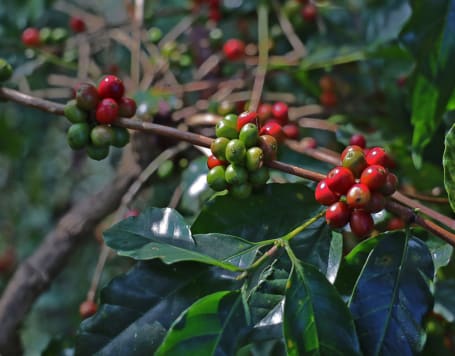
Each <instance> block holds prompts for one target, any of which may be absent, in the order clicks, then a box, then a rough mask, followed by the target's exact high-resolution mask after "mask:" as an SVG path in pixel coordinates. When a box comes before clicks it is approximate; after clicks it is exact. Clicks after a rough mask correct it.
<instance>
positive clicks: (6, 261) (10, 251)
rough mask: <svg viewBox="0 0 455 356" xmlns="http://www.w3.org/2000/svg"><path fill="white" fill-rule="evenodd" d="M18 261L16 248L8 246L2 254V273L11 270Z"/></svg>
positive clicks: (0, 257) (0, 261) (0, 256)
mask: <svg viewBox="0 0 455 356" xmlns="http://www.w3.org/2000/svg"><path fill="white" fill-rule="evenodd" d="M15 263H16V250H15V249H14V248H13V247H8V248H6V249H5V250H3V252H2V253H1V254H0V274H2V273H5V272H10V271H11V270H12V269H13V267H14V265H15Z"/></svg>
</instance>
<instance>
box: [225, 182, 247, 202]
mask: <svg viewBox="0 0 455 356" xmlns="http://www.w3.org/2000/svg"><path fill="white" fill-rule="evenodd" d="M252 190H253V188H252V187H251V184H248V183H243V184H239V185H233V186H232V187H231V188H230V189H229V193H230V194H232V196H233V197H234V198H237V199H246V198H248V197H249V196H250V195H251V191H252Z"/></svg>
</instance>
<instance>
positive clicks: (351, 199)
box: [346, 183, 371, 208]
mask: <svg viewBox="0 0 455 356" xmlns="http://www.w3.org/2000/svg"><path fill="white" fill-rule="evenodd" d="M370 200H371V193H370V190H369V189H368V187H367V186H366V185H365V184H360V183H358V184H354V185H353V186H352V187H351V188H350V189H349V190H348V192H347V193H346V202H347V203H348V205H349V206H350V207H351V208H363V207H365V206H367V204H368V203H369V202H370Z"/></svg>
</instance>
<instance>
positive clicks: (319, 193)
mask: <svg viewBox="0 0 455 356" xmlns="http://www.w3.org/2000/svg"><path fill="white" fill-rule="evenodd" d="M314 197H315V199H316V201H317V202H318V203H319V204H322V205H327V206H328V205H332V204H333V203H336V202H337V201H338V200H339V199H340V195H339V194H337V193H334V192H332V191H331V190H330V188H329V186H328V185H327V182H326V180H325V179H323V180H321V181H320V182H319V183H318V185H317V186H316V190H315V191H314Z"/></svg>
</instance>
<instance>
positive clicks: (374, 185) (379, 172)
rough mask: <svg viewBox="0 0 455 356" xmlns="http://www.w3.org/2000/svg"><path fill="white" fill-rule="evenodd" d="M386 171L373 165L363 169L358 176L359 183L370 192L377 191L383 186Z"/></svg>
mask: <svg viewBox="0 0 455 356" xmlns="http://www.w3.org/2000/svg"><path fill="white" fill-rule="evenodd" d="M387 174H388V171H387V169H385V168H384V167H383V166H380V165H378V164H373V165H371V166H368V167H367V168H365V169H364V170H363V172H362V174H361V175H360V183H362V184H365V185H366V186H368V188H370V190H378V189H380V188H382V186H383V185H384V184H385V181H386V177H387Z"/></svg>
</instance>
